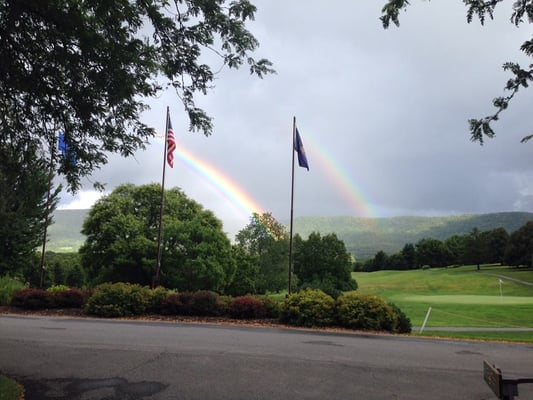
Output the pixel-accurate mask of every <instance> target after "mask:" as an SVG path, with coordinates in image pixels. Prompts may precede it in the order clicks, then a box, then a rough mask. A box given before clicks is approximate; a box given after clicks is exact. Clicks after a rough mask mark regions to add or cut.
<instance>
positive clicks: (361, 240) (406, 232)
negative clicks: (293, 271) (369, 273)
mask: <svg viewBox="0 0 533 400" xmlns="http://www.w3.org/2000/svg"><path fill="white" fill-rule="evenodd" d="M528 221H533V213H528V212H502V213H489V214H466V215H452V216H445V217H390V218H357V217H349V216H336V217H298V218H295V219H294V231H295V232H296V233H299V234H300V236H302V237H304V238H305V237H307V236H308V235H309V234H310V233H311V232H320V233H322V234H328V233H335V234H336V235H337V236H338V237H339V239H342V240H343V241H344V243H345V245H346V248H347V250H348V251H349V252H350V253H351V254H352V255H354V256H355V258H356V259H357V260H359V261H364V260H367V259H370V258H372V257H374V256H375V255H376V253H377V252H378V251H380V250H383V251H384V252H385V253H387V254H393V253H396V252H398V251H400V250H402V248H403V246H404V245H405V244H406V243H413V244H414V243H416V242H418V241H420V240H421V239H425V238H432V239H438V240H445V239H447V238H449V237H451V236H453V235H462V234H466V233H469V232H471V231H472V229H474V228H477V229H478V230H479V231H488V230H492V229H496V228H504V229H505V230H506V231H507V232H508V233H509V234H510V233H512V232H514V231H516V230H517V229H519V228H520V227H522V226H523V225H525V224H526V222H528Z"/></svg>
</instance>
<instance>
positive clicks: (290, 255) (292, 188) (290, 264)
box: [288, 117, 296, 294]
mask: <svg viewBox="0 0 533 400" xmlns="http://www.w3.org/2000/svg"><path fill="white" fill-rule="evenodd" d="M295 137H296V117H292V147H291V152H292V171H291V222H290V228H289V287H288V292H289V294H291V287H292V264H293V259H292V219H293V215H294V149H295V145H296V143H295V140H296V139H295Z"/></svg>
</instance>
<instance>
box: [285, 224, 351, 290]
mask: <svg viewBox="0 0 533 400" xmlns="http://www.w3.org/2000/svg"><path fill="white" fill-rule="evenodd" d="M294 247H295V250H294V272H295V273H296V275H297V277H298V285H299V287H300V288H314V289H322V290H324V291H325V292H326V293H328V294H330V295H332V296H335V297H336V296H338V295H339V294H340V293H341V292H342V291H348V290H355V289H357V283H356V282H355V280H354V279H353V278H352V276H351V272H352V259H351V256H350V254H349V253H348V252H347V251H346V246H345V245H344V242H343V241H342V240H340V239H338V238H337V235H335V234H334V233H330V234H328V235H325V236H321V235H320V233H318V232H312V233H311V234H310V235H309V238H308V239H307V240H302V239H301V238H300V236H299V235H296V237H295V246H294Z"/></svg>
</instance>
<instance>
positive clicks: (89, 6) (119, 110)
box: [0, 0, 273, 191]
mask: <svg viewBox="0 0 533 400" xmlns="http://www.w3.org/2000/svg"><path fill="white" fill-rule="evenodd" d="M255 11H256V8H255V7H254V6H253V5H252V4H251V3H250V2H249V1H248V0H232V1H225V0H176V1H169V0H143V1H134V0H115V1H89V0H47V1H42V0H5V1H3V2H2V3H1V5H0V60H2V61H1V62H0V98H1V99H2V101H1V102H0V116H1V117H0V142H6V141H8V139H9V141H10V142H12V143H25V144H28V145H30V144H31V145H32V146H33V147H36V148H41V149H45V150H46V149H48V148H49V147H50V146H52V144H53V143H54V142H55V135H56V134H57V130H59V129H61V130H62V131H63V132H64V133H65V142H66V143H67V145H68V147H69V151H70V152H71V154H72V156H71V157H75V159H76V160H77V163H72V162H69V161H68V160H69V159H70V160H71V159H72V158H70V157H69V158H65V159H63V160H61V161H60V162H59V163H58V165H57V171H58V173H60V174H64V175H66V178H67V182H68V186H69V188H70V189H72V190H74V191H76V190H77V189H78V188H79V185H80V179H81V177H83V176H87V175H90V173H91V172H92V171H94V169H96V168H98V167H99V166H101V165H102V164H105V163H106V161H107V156H108V154H109V153H120V154H121V155H123V156H130V155H132V154H133V153H134V152H135V151H136V150H138V149H142V148H144V145H145V143H146V139H147V138H149V137H150V136H152V135H153V134H154V131H153V129H152V128H150V127H149V126H147V125H145V124H144V123H143V122H142V120H141V115H142V112H143V111H144V110H146V109H147V108H148V104H147V99H148V98H150V97H154V96H157V95H159V94H160V93H161V92H162V91H164V90H166V89H167V88H173V89H174V90H175V91H176V93H177V95H178V96H179V98H180V99H181V101H182V103H183V106H184V108H185V111H186V112H187V113H188V116H189V121H190V129H191V130H200V131H203V132H204V133H205V134H206V135H208V134H209V133H210V132H211V129H212V123H211V119H210V118H209V117H208V116H207V114H206V113H205V112H204V111H203V110H202V109H200V108H198V107H197V106H196V104H195V95H196V94H198V93H200V94H206V93H207V91H208V89H211V88H212V86H213V82H214V80H215V79H216V77H217V71H219V70H221V69H222V67H224V66H225V67H228V68H239V67H241V66H243V64H247V65H248V66H249V69H250V72H251V73H253V74H255V75H257V76H259V77H263V76H264V75H265V74H268V73H271V72H273V70H272V69H271V68H270V66H271V63H270V62H269V61H268V60H265V59H260V60H255V59H254V58H253V57H252V53H253V52H254V50H255V49H256V48H257V47H258V45H259V43H258V41H257V40H256V38H255V37H254V36H253V35H252V34H251V33H250V32H249V31H248V30H247V29H246V25H245V24H246V23H247V21H249V20H252V19H253V18H254V14H255ZM97 186H98V185H97Z"/></svg>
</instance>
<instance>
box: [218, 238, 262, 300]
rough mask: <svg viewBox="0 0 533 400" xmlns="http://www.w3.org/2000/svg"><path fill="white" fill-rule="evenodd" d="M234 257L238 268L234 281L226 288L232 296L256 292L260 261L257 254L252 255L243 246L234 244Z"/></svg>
mask: <svg viewBox="0 0 533 400" xmlns="http://www.w3.org/2000/svg"><path fill="white" fill-rule="evenodd" d="M232 249H233V258H234V260H235V264H236V269H235V275H234V276H233V279H232V281H231V282H230V284H229V286H228V287H227V289H226V291H225V292H226V293H227V294H229V295H230V296H243V295H246V294H253V293H256V292H257V290H256V282H257V279H258V275H259V262H258V257H257V255H251V254H248V253H246V252H245V251H244V249H243V248H242V247H241V246H237V245H234V246H232Z"/></svg>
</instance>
